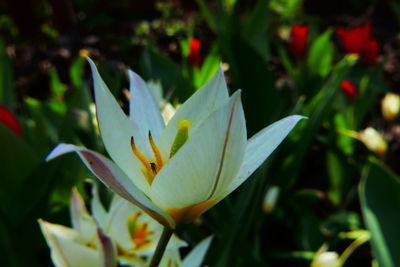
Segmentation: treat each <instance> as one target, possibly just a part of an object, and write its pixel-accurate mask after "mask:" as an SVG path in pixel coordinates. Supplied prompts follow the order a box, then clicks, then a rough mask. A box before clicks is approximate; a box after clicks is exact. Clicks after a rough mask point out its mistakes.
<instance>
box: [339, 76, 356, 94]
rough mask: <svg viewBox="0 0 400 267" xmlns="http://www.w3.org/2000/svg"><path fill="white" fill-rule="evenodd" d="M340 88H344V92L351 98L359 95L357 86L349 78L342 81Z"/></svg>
mask: <svg viewBox="0 0 400 267" xmlns="http://www.w3.org/2000/svg"><path fill="white" fill-rule="evenodd" d="M340 88H341V89H342V91H343V93H345V95H346V96H348V97H350V98H354V97H356V96H357V87H356V86H355V85H354V84H353V83H352V82H350V81H349V80H344V81H342V83H341V84H340Z"/></svg>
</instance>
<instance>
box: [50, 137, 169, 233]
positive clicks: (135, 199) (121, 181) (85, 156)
mask: <svg viewBox="0 0 400 267" xmlns="http://www.w3.org/2000/svg"><path fill="white" fill-rule="evenodd" d="M69 152H76V153H78V155H79V156H80V158H81V159H82V161H83V162H84V163H85V165H86V167H88V168H89V170H90V171H92V173H93V174H94V175H96V176H97V178H99V179H100V180H101V181H102V182H103V183H104V184H106V185H107V186H109V187H110V188H111V189H112V190H113V191H114V192H116V193H117V194H119V195H120V196H122V197H123V198H125V199H126V200H128V201H129V202H131V203H133V204H135V205H137V206H139V207H140V208H142V209H143V210H145V211H146V212H147V213H148V214H149V215H150V216H152V217H153V218H154V219H156V220H157V221H158V222H160V223H161V224H163V225H165V226H169V227H172V228H174V227H175V223H174V222H173V220H172V218H171V217H170V216H169V215H168V214H167V213H166V212H164V211H163V210H161V209H160V208H159V207H157V206H155V205H154V204H153V203H152V202H151V201H150V200H149V199H148V198H147V196H146V195H145V194H144V193H143V192H142V191H140V189H139V188H137V187H136V185H135V184H134V183H133V182H132V181H131V180H130V179H129V178H128V177H127V176H126V175H125V174H124V173H123V172H122V171H121V169H120V168H119V167H118V166H117V165H115V164H114V163H113V162H112V161H110V160H108V159H107V158H105V157H103V156H102V155H100V154H98V153H96V152H94V151H91V150H88V149H85V148H82V147H77V146H74V145H69V144H59V145H58V146H57V147H56V148H55V149H54V150H53V151H52V152H51V153H50V154H49V155H48V156H47V158H46V160H51V159H53V158H56V157H58V156H60V155H63V154H66V153H69Z"/></svg>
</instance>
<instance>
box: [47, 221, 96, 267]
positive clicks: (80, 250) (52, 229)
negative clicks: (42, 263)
mask: <svg viewBox="0 0 400 267" xmlns="http://www.w3.org/2000/svg"><path fill="white" fill-rule="evenodd" d="M39 224H40V228H41V230H42V232H43V234H44V236H45V238H46V241H47V244H48V245H49V247H50V249H51V258H52V260H53V262H54V264H55V265H56V266H57V267H86V266H87V267H97V266H100V265H99V264H100V260H99V252H98V251H97V250H95V249H93V248H90V247H88V246H86V245H85V241H84V239H83V238H82V237H81V234H80V233H79V232H78V231H76V230H74V229H71V228H67V227H65V226H62V225H57V224H52V223H48V222H46V221H44V220H41V219H39Z"/></svg>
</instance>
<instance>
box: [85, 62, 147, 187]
mask: <svg viewBox="0 0 400 267" xmlns="http://www.w3.org/2000/svg"><path fill="white" fill-rule="evenodd" d="M87 59H88V61H89V63H90V67H91V69H92V75H93V83H94V94H95V100H96V112H97V120H98V122H99V128H100V133H101V137H102V139H103V142H104V146H105V147H106V149H107V152H108V153H109V154H110V157H111V158H112V159H113V160H114V161H115V163H116V164H117V165H118V166H119V167H120V168H121V169H122V170H123V171H124V172H125V173H126V174H127V175H128V176H129V177H130V178H131V179H132V180H133V181H134V182H135V184H136V185H137V186H138V187H139V188H140V189H141V190H142V191H144V192H146V191H147V187H148V184H147V182H146V181H145V179H143V178H142V175H141V174H142V173H141V171H140V168H141V166H142V165H141V163H140V162H139V160H138V159H137V158H136V157H135V156H134V155H133V153H132V150H131V146H130V140H131V137H132V136H133V137H134V138H135V142H136V146H137V147H138V148H139V150H141V151H143V152H146V151H148V150H149V145H148V144H147V142H146V143H144V142H143V141H144V140H147V139H145V138H144V137H143V136H141V135H140V131H139V128H135V126H134V125H133V124H132V123H131V121H130V120H129V118H128V117H127V116H126V115H125V113H124V112H123V111H122V109H121V107H120V106H119V105H118V103H117V101H116V100H115V98H114V96H113V95H112V94H111V92H110V90H108V88H107V85H106V84H105V83H104V82H103V80H102V79H101V77H100V74H99V73H98V71H97V68H96V65H95V64H94V63H93V61H92V60H91V59H89V58H87ZM145 137H147V134H146V136H145ZM147 153H150V152H149V151H148V152H147Z"/></svg>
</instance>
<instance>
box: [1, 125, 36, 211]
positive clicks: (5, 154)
mask: <svg viewBox="0 0 400 267" xmlns="http://www.w3.org/2000/svg"><path fill="white" fill-rule="evenodd" d="M0 147H1V153H0V162H1V168H0V177H1V179H0V207H1V208H5V207H8V206H9V204H10V203H12V201H13V198H14V197H15V195H14V194H15V193H17V192H18V191H17V190H16V189H17V187H18V185H19V183H20V182H21V180H22V179H23V178H24V177H25V176H27V175H28V174H29V173H31V172H32V171H33V170H34V169H35V168H36V167H37V166H38V165H39V163H40V160H39V158H38V157H37V155H36V153H35V151H33V150H32V148H31V147H30V146H29V145H28V144H27V143H26V142H25V141H24V140H23V139H21V138H19V137H17V136H15V134H14V133H13V132H12V131H11V130H10V129H8V128H7V127H5V126H4V125H3V124H1V123H0Z"/></svg>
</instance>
